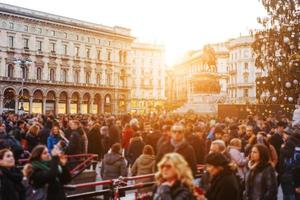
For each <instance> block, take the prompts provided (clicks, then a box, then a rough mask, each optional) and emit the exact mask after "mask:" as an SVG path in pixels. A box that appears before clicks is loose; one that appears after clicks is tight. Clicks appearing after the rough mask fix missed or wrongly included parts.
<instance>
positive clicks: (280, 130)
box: [269, 121, 286, 183]
mask: <svg viewBox="0 0 300 200" xmlns="http://www.w3.org/2000/svg"><path fill="white" fill-rule="evenodd" d="M285 128H286V123H285V122H283V121H280V122H278V123H277V130H276V132H275V134H274V135H272V137H271V138H270V140H269V142H270V144H271V145H273V146H274V148H275V150H276V153H277V156H278V158H279V159H280V158H281V156H280V149H281V146H282V144H283V143H284V140H283V134H284V129H285ZM279 161H280V160H279ZM282 168H283V166H282V162H278V163H277V165H276V167H275V169H276V171H277V172H278V183H280V176H281V174H282V173H283V172H282Z"/></svg>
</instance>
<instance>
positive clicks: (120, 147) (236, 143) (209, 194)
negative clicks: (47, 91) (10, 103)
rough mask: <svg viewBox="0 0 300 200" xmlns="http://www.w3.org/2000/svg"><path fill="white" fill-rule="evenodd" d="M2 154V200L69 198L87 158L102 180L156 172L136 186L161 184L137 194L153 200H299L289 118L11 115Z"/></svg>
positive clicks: (295, 139)
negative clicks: (71, 164) (73, 169)
mask: <svg viewBox="0 0 300 200" xmlns="http://www.w3.org/2000/svg"><path fill="white" fill-rule="evenodd" d="M0 149H1V150H0V199H1V200H21V199H22V200H23V199H24V200H27V199H30V200H31V199H32V200H36V199H39V200H44V199H58V200H60V199H61V200H63V199H66V195H65V192H64V188H63V186H64V185H65V184H67V183H68V182H69V181H70V180H71V176H70V172H69V170H68V161H67V158H66V155H76V154H84V153H92V154H97V155H98V161H99V165H95V166H94V168H96V167H100V170H99V171H100V175H101V178H102V179H103V180H110V179H117V178H119V177H121V176H122V177H126V176H136V175H145V174H152V173H155V177H154V179H152V178H147V179H146V180H137V182H139V181H140V182H149V181H153V180H155V182H156V185H155V188H142V189H139V190H138V193H139V194H143V193H148V194H151V199H154V200H170V199H176V200H184V199H199V200H204V199H207V200H225V199H226V200H227V199H228V200H229V199H230V200H242V199H244V200H276V199H277V193H278V188H279V187H281V189H282V193H283V198H284V200H296V199H300V122H298V121H294V122H292V121H290V120H289V119H288V118H286V117H280V118H279V117H278V116H269V117H264V118H261V117H257V116H248V118H247V119H237V118H226V119H224V120H217V119H215V118H212V117H208V116H199V115H196V114H188V115H175V114H153V113H151V114H148V115H136V116H134V115H130V114H127V115H60V116H54V115H40V114H37V115H29V114H24V115H22V116H20V115H17V114H13V113H6V114H2V116H1V117H0ZM22 158H26V159H29V162H28V163H27V164H26V165H25V166H24V167H23V171H21V170H20V168H19V167H17V164H18V161H19V160H20V159H22ZM198 164H202V165H204V166H205V168H204V172H203V174H202V175H201V178H200V180H199V181H195V175H196V174H197V165H198ZM105 187H106V186H104V188H105ZM109 198H110V197H109V196H105V199H109Z"/></svg>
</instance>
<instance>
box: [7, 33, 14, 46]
mask: <svg viewBox="0 0 300 200" xmlns="http://www.w3.org/2000/svg"><path fill="white" fill-rule="evenodd" d="M8 47H9V48H14V36H8Z"/></svg>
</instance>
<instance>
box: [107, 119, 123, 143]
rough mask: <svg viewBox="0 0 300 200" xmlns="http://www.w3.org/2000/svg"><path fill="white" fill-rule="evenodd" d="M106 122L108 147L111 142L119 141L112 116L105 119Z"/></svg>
mask: <svg viewBox="0 0 300 200" xmlns="http://www.w3.org/2000/svg"><path fill="white" fill-rule="evenodd" d="M106 122H107V125H108V135H109V140H110V144H109V148H110V147H111V146H112V145H113V144H115V143H118V142H120V134H119V130H118V128H117V126H116V125H115V123H114V119H113V118H109V119H107V121H106Z"/></svg>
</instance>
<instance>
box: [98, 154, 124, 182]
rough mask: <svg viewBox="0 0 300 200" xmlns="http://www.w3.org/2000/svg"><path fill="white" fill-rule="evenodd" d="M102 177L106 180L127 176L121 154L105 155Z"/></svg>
mask: <svg viewBox="0 0 300 200" xmlns="http://www.w3.org/2000/svg"><path fill="white" fill-rule="evenodd" d="M101 176H102V178H103V179H104V180H109V179H115V178H118V177H119V176H127V168H126V162H125V159H124V157H122V155H121V154H119V153H114V152H111V153H107V154H105V155H104V158H103V161H102V167H101Z"/></svg>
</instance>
